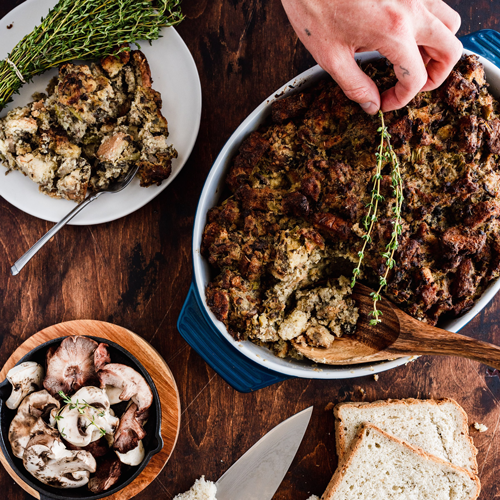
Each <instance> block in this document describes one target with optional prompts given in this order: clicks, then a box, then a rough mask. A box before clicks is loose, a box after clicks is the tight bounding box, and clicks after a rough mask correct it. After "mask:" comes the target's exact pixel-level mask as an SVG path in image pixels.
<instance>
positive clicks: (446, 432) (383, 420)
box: [334, 399, 477, 473]
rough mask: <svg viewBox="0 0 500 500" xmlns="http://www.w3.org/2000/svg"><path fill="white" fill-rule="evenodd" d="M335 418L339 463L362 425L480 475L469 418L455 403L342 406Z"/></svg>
mask: <svg viewBox="0 0 500 500" xmlns="http://www.w3.org/2000/svg"><path fill="white" fill-rule="evenodd" d="M334 414H335V418H336V423H335V425H336V434H337V453H338V456H339V460H340V461H342V460H343V459H344V457H345V454H346V450H347V449H348V448H349V447H350V445H351V443H352V441H353V440H354V438H355V436H356V434H357V432H358V430H359V428H360V427H361V425H362V424H363V423H364V422H370V423H372V424H375V425H376V426H377V427H379V428H380V429H382V430H383V431H385V432H387V433H389V434H391V435H393V436H395V437H397V438H400V439H402V440H403V441H406V442H407V443H409V444H411V445H413V446H418V447H420V448H422V449H423V450H424V451H425V452H426V453H429V454H431V455H434V456H436V457H438V458H441V459H443V460H447V461H449V462H451V463H452V464H455V465H457V466H459V467H463V468H465V469H467V470H469V471H471V472H473V473H476V472H477V461H476V455H477V449H476V447H475V446H474V444H473V442H472V439H471V438H470V436H469V427H468V418H467V414H466V413H465V411H464V410H463V409H462V407H461V406H460V405H459V404H458V403H457V402H456V401H454V400H453V399H440V400H420V399H401V400H397V399H392V400H391V399H389V400H387V401H375V402H374V403H341V404H338V405H337V406H336V407H335V409H334Z"/></svg>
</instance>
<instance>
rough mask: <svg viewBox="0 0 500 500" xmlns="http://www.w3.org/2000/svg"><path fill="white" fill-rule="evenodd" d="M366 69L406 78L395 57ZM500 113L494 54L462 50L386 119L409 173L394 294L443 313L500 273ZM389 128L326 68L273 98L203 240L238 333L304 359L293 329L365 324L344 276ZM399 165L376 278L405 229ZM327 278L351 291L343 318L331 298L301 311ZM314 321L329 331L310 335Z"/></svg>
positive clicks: (368, 273) (222, 315)
mask: <svg viewBox="0 0 500 500" xmlns="http://www.w3.org/2000/svg"><path fill="white" fill-rule="evenodd" d="M364 70H365V72H366V73H367V74H369V75H370V77H371V78H373V80H374V81H375V83H376V84H377V86H378V87H379V89H380V91H381V92H382V91H384V90H386V89H388V88H390V87H391V86H393V85H394V83H395V75H394V72H393V69H392V66H391V65H390V64H389V63H388V62H387V61H386V60H379V61H377V62H376V63H371V64H367V65H366V66H365V67H364ZM498 113H499V105H498V102H497V101H496V100H495V98H494V97H493V96H492V95H491V94H490V93H489V91H488V84H487V83H486V79H485V74H484V69H483V67H482V65H481V64H480V62H479V61H478V60H477V58H476V57H475V56H464V57H463V58H462V59H461V61H460V62H459V63H458V64H457V65H456V67H455V68H454V70H453V72H452V73H451V74H450V76H449V77H448V79H447V80H446V81H445V83H444V84H443V85H442V86H441V87H440V88H439V89H437V90H435V91H432V92H422V93H420V94H418V95H417V96H416V97H415V98H414V99H413V101H412V102H411V103H410V104H409V105H408V106H406V107H405V108H403V109H401V110H398V111H394V112H390V113H386V114H385V117H384V118H385V121H386V124H387V125H388V129H389V132H390V134H391V135H392V144H393V146H394V149H395V152H396V154H397V155H398V158H399V161H400V163H401V171H402V178H403V182H404V202H403V207H402V218H403V221H402V226H403V227H402V234H401V235H400V237H399V248H398V250H397V254H396V257H395V260H396V266H395V267H394V269H392V270H391V272H390V274H389V279H388V286H387V288H386V289H385V290H384V293H385V295H386V296H387V297H389V298H390V299H391V300H392V301H394V302H395V303H396V304H397V305H398V306H399V307H401V308H402V309H403V310H405V311H406V312H408V313H409V314H411V315H412V316H414V317H415V318H417V319H419V320H421V321H424V322H426V323H429V324H432V325H434V324H436V323H437V321H438V320H439V319H440V318H442V317H454V316H458V315H460V314H463V313H464V312H466V311H468V310H469V309H470V308H471V307H472V305H473V303H474V300H475V299H476V298H477V297H478V296H479V295H480V294H481V293H482V292H483V291H484V289H485V287H486V286H487V285H488V283H489V282H490V281H491V280H492V279H494V278H496V277H498V276H499V274H500V253H499V252H500V234H499V224H500V222H499V217H500V168H499V158H498V155H499V154H500V117H499V115H498ZM379 126H380V122H379V120H378V117H371V116H368V115H367V114H365V113H364V112H363V111H362V110H361V109H360V107H359V106H358V105H357V104H356V103H353V102H351V101H349V100H348V99H347V98H346V97H345V96H344V94H343V92H342V91H341V89H340V88H339V87H338V86H337V85H336V84H335V82H333V81H332V80H331V79H325V80H323V81H321V82H320V83H318V84H316V85H315V86H313V87H310V88H308V89H306V90H304V91H302V92H299V93H296V94H294V95H291V96H289V97H285V98H283V99H280V100H278V101H275V102H274V103H273V104H272V116H271V117H270V119H269V120H268V122H267V123H266V124H265V125H264V126H262V127H261V128H260V129H259V130H257V131H255V132H253V133H251V134H250V135H249V136H248V137H247V139H246V140H245V141H244V142H243V144H242V145H241V147H240V150H239V153H238V154H237V156H236V157H235V158H234V159H233V162H232V165H231V168H230V171H229V174H228V176H227V187H228V190H229V191H230V192H229V193H228V195H227V196H226V197H225V199H224V200H223V201H222V202H221V203H220V204H219V205H218V206H216V207H213V208H212V209H211V210H210V211H209V213H208V221H207V225H206V227H205V229H204V233H203V240H202V248H201V251H202V253H203V255H205V256H206V257H207V258H208V260H209V262H210V263H211V265H212V266H213V267H214V269H215V270H216V276H215V277H214V279H213V280H212V281H211V283H209V285H208V286H207V290H206V297H207V303H208V305H209V307H210V308H211V309H212V311H213V312H214V314H215V315H216V317H217V318H218V319H219V320H221V321H222V322H224V324H225V325H226V326H227V328H228V330H229V331H230V332H231V333H232V334H233V335H234V336H235V337H236V338H239V339H249V340H252V341H254V342H256V343H259V344H263V345H266V346H267V347H269V348H271V349H272V350H273V351H274V352H275V353H276V354H277V355H279V356H281V357H285V356H298V357H300V355H299V354H298V353H297V352H296V351H295V349H293V347H292V344H291V342H290V341H291V340H292V339H293V340H294V341H297V340H300V341H301V342H306V343H309V344H311V345H319V346H321V345H324V346H325V347H326V346H327V345H329V344H328V343H329V342H331V341H332V339H334V338H335V336H337V335H339V334H348V333H350V332H352V331H354V330H353V328H352V325H353V324H355V321H354V320H352V319H351V320H350V321H348V322H347V323H345V318H347V317H349V318H354V316H355V314H356V311H355V310H354V308H353V307H354V306H353V305H352V304H351V305H350V304H349V297H348V292H349V287H348V280H347V278H346V277H348V278H350V276H351V275H352V270H353V268H354V267H355V266H356V264H357V262H358V260H359V257H358V252H359V251H360V250H361V247H362V244H363V240H362V238H361V237H362V236H363V234H364V229H363V224H362V221H363V217H364V216H365V214H366V205H367V204H368V203H369V201H370V195H371V182H370V180H371V178H372V177H373V174H374V173H375V168H376V158H375V151H376V148H377V145H378V144H377V142H378V141H379V133H378V132H377V129H378V127H379ZM389 174H390V164H387V165H385V166H384V169H383V170H382V175H383V181H382V195H383V196H384V198H385V200H386V202H384V204H382V210H383V211H382V212H379V214H378V223H377V225H376V230H375V233H374V234H373V235H372V243H371V244H370V245H369V247H368V250H367V252H365V258H364V261H363V267H362V270H361V279H363V280H364V281H365V282H366V283H367V284H368V285H372V287H376V286H377V284H378V276H379V275H382V274H383V273H384V272H385V264H384V262H385V259H384V257H383V256H382V254H383V253H384V251H385V247H386V245H387V243H388V242H389V240H390V238H391V233H392V227H393V218H392V208H393V206H394V205H395V199H394V197H393V191H392V184H391V177H390V175H389ZM342 276H344V278H342ZM325 288H326V289H327V290H328V293H324V295H325V297H326V296H329V297H333V298H334V299H335V301H336V304H329V303H328V300H331V299H328V300H326V301H324V304H325V306H326V307H327V308H328V307H330V310H333V309H334V308H336V307H337V305H338V303H341V302H342V301H343V302H344V303H343V305H342V306H341V307H337V310H338V312H337V316H336V318H337V319H336V320H334V321H333V324H332V322H331V321H330V322H329V323H327V322H325V321H324V320H323V318H322V315H323V314H324V313H323V310H324V308H322V305H319V306H316V305H315V306H314V307H312V308H311V307H310V306H307V314H306V315H305V316H304V314H303V313H304V312H305V311H304V305H303V304H304V303H305V302H307V301H308V297H317V296H319V295H320V294H319V291H318V290H322V289H325ZM339 295H340V298H339ZM322 300H323V299H322ZM332 308H333V309H332ZM349 308H351V311H350V312H348V311H349ZM306 316H307V321H306ZM339 324H344V325H346V326H344V328H343V329H342V328H340V329H338V328H336V327H337V326H338V325H339ZM311 327H318V328H319V327H322V328H321V329H320V330H321V333H322V334H324V335H316V336H314V338H312V337H309V336H308V335H307V331H308V330H309V329H310V328H311ZM326 333H328V335H326Z"/></svg>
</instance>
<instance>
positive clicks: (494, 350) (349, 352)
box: [293, 284, 500, 368]
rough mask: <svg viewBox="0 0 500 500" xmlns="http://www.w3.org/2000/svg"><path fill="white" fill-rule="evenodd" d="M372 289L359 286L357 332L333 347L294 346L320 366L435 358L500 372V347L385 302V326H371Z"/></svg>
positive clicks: (381, 304) (382, 305)
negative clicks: (458, 359)
mask: <svg viewBox="0 0 500 500" xmlns="http://www.w3.org/2000/svg"><path fill="white" fill-rule="evenodd" d="M371 292H372V290H370V288H368V287H366V286H364V285H361V284H356V286H355V287H354V290H353V294H352V297H353V298H354V299H355V300H356V303H357V306H358V308H359V319H358V323H357V327H356V332H355V333H354V334H352V335H345V336H343V337H340V338H338V339H335V341H334V342H333V344H332V345H331V347H329V348H323V347H309V346H306V345H303V344H300V343H298V342H295V341H294V342H293V345H294V346H295V348H296V349H297V351H299V352H300V353H302V354H303V355H304V356H306V357H307V358H309V359H312V360H313V361H316V362H318V363H325V364H329V365H350V364H356V363H369V362H372V361H382V360H388V359H395V358H401V357H403V356H412V355H425V354H433V355H434V354H436V355H441V356H460V357H463V358H469V359H473V360H475V361H479V362H480V363H484V364H486V365H489V366H492V367H494V368H500V347H498V346H496V345H493V344H488V343H487V342H481V341H480V340H475V339H471V338H470V337H465V336H464V335H459V334H457V333H451V332H448V331H446V330H442V329H440V328H436V327H434V326H430V325H427V324H426V323H422V322H421V321H418V320H416V319H414V318H412V317H411V316H409V315H408V314H406V313H404V312H403V311H401V310H400V309H398V308H397V307H396V306H394V305H393V304H392V303H391V302H389V301H388V300H386V299H382V300H381V301H380V302H378V304H377V307H378V309H380V310H381V311H382V316H381V319H382V322H381V323H379V324H378V325H376V326H372V325H370V319H372V317H371V316H369V313H370V311H371V310H372V309H373V300H372V297H370V293H371Z"/></svg>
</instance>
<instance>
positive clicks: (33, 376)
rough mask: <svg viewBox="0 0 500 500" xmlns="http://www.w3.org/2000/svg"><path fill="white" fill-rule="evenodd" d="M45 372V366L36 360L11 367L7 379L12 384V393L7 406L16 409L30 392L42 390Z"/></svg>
mask: <svg viewBox="0 0 500 500" xmlns="http://www.w3.org/2000/svg"><path fill="white" fill-rule="evenodd" d="M43 374H44V371H43V367H42V366H41V365H39V364H38V363H35V362H34V361H25V362H24V363H21V364H19V365H16V366H14V368H12V369H10V370H9V372H8V373H7V380H8V381H9V382H10V383H11V384H12V394H11V395H10V397H9V399H8V400H7V401H6V403H5V404H6V405H7V408H10V409H11V410H16V409H17V407H18V406H19V405H20V404H21V401H22V400H23V399H24V398H25V397H26V396H27V395H28V394H31V393H32V392H35V391H38V390H40V388H41V387H42V380H43Z"/></svg>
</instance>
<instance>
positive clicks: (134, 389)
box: [98, 363, 153, 413]
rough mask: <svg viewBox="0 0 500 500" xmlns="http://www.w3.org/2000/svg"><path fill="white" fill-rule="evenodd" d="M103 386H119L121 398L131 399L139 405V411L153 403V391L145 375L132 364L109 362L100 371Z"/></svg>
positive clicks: (144, 409)
mask: <svg viewBox="0 0 500 500" xmlns="http://www.w3.org/2000/svg"><path fill="white" fill-rule="evenodd" d="M98 375H99V380H100V381H101V387H102V388H106V386H112V387H118V388H120V389H121V390H122V391H121V393H120V396H119V398H120V400H122V401H129V400H130V399H131V400H132V401H133V402H134V403H135V404H136V405H137V413H142V412H144V411H146V410H147V409H148V408H149V407H150V406H151V404H152V403H153V393H152V392H151V388H150V387H149V385H148V383H147V382H146V380H145V379H144V377H143V376H142V375H141V374H139V373H138V372H137V371H135V370H134V369H133V368H131V367H130V366H126V365H122V364H119V363H109V364H107V365H106V366H105V367H104V368H103V369H102V370H100V371H99V372H98Z"/></svg>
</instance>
